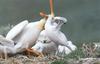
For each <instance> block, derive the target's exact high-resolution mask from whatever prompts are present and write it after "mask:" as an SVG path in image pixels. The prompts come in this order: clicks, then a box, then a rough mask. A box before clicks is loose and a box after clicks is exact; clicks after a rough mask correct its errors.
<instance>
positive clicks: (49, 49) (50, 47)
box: [32, 30, 58, 54]
mask: <svg viewBox="0 0 100 64" xmlns="http://www.w3.org/2000/svg"><path fill="white" fill-rule="evenodd" d="M57 47H58V46H57V45H56V44H55V43H54V42H52V41H51V40H50V39H49V38H48V37H47V36H46V33H45V30H43V31H42V32H41V33H40V36H39V38H38V40H37V43H36V44H35V45H34V46H33V47H32V49H34V50H37V51H38V52H41V53H44V54H50V53H55V52H56V50H57Z"/></svg>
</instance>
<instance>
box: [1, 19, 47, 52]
mask: <svg viewBox="0 0 100 64" xmlns="http://www.w3.org/2000/svg"><path fill="white" fill-rule="evenodd" d="M45 22H46V20H45V19H41V20H40V21H37V22H31V23H28V21H23V22H21V23H19V24H18V25H16V26H15V27H13V28H12V29H11V31H9V32H8V34H7V36H6V39H12V40H13V41H14V42H16V45H15V46H14V47H10V46H2V45H0V52H4V51H3V49H4V48H6V51H7V53H10V54H15V53H19V52H23V51H25V50H26V49H27V48H30V47H32V46H33V45H34V44H35V42H36V40H37V39H38V37H39V34H40V32H41V31H42V30H43V28H44V24H45ZM22 25H23V26H22Z"/></svg>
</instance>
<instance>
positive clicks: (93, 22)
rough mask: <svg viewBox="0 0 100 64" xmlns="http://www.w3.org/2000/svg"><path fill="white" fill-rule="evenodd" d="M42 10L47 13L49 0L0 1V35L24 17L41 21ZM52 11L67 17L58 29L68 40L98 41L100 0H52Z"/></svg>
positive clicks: (99, 32) (32, 20) (99, 34)
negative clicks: (65, 21)
mask: <svg viewBox="0 0 100 64" xmlns="http://www.w3.org/2000/svg"><path fill="white" fill-rule="evenodd" d="M41 11H43V12H45V13H47V14H50V9H49V0H0V34H4V33H7V32H8V31H7V30H9V27H8V26H9V25H16V24H17V23H19V22H21V21H23V20H29V22H34V21H38V20H40V19H41V18H42V17H40V15H39V12H41ZM54 12H55V14H56V16H63V17H66V18H67V20H68V22H67V24H65V25H63V27H62V29H61V31H62V32H64V33H65V34H66V36H67V38H68V40H72V41H73V42H99V41H100V0H54Z"/></svg>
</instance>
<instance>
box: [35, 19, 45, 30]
mask: <svg viewBox="0 0 100 64" xmlns="http://www.w3.org/2000/svg"><path fill="white" fill-rule="evenodd" d="M45 23H46V19H45V18H43V19H41V20H40V21H39V22H38V24H37V26H36V27H37V28H38V29H40V30H43V29H44V25H45Z"/></svg>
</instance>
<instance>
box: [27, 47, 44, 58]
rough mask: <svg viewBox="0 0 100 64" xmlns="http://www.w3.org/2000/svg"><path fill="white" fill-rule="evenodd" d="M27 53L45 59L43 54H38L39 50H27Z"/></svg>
mask: <svg viewBox="0 0 100 64" xmlns="http://www.w3.org/2000/svg"><path fill="white" fill-rule="evenodd" d="M26 52H28V54H29V55H31V54H32V55H35V56H37V57H44V55H43V53H41V52H38V51H37V50H34V49H31V48H30V49H26Z"/></svg>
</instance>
